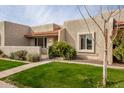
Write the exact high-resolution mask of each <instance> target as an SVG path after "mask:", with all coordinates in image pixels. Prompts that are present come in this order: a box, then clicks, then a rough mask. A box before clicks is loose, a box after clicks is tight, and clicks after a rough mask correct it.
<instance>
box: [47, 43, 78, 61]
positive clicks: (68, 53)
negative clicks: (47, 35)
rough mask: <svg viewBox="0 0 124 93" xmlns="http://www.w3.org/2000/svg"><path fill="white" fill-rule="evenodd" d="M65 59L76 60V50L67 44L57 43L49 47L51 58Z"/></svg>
mask: <svg viewBox="0 0 124 93" xmlns="http://www.w3.org/2000/svg"><path fill="white" fill-rule="evenodd" d="M54 57H63V58H64V59H74V58H75V57H76V50H75V49H74V48H73V47H71V46H70V45H69V44H67V43H66V42H63V41H60V42H55V43H54V44H53V45H52V46H50V47H49V58H54Z"/></svg>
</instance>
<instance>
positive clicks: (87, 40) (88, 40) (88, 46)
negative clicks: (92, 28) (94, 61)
mask: <svg viewBox="0 0 124 93" xmlns="http://www.w3.org/2000/svg"><path fill="white" fill-rule="evenodd" d="M77 37H78V40H77V41H78V44H77V49H78V50H77V51H79V52H94V41H93V38H94V33H91V34H89V33H87V32H83V33H78V36H77Z"/></svg>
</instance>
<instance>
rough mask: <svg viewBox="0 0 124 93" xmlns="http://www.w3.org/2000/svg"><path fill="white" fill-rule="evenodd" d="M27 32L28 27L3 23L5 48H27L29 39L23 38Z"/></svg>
mask: <svg viewBox="0 0 124 93" xmlns="http://www.w3.org/2000/svg"><path fill="white" fill-rule="evenodd" d="M28 31H30V28H29V27H28V26H25V25H20V24H16V23H11V22H6V21H5V22H4V33H5V46H29V45H30V42H29V39H27V38H25V37H24V35H25V34H26V33H27V32H28Z"/></svg>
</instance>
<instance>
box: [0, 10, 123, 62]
mask: <svg viewBox="0 0 124 93" xmlns="http://www.w3.org/2000/svg"><path fill="white" fill-rule="evenodd" d="M123 12H124V11H123ZM123 12H122V15H121V20H122V21H123V20H124V19H123V18H124V13H123ZM105 16H107V13H105ZM117 16H118V15H117ZM117 16H116V17H113V18H111V19H110V22H109V23H108V29H109V33H108V35H109V37H108V39H109V40H108V46H109V54H108V56H109V59H108V61H109V63H110V64H111V63H112V46H110V44H111V43H112V41H111V39H110V37H111V36H112V31H113V26H114V22H113V20H114V19H116V20H118V19H117V18H118V17H117ZM95 20H96V21H97V22H98V23H99V24H100V26H101V27H102V28H103V20H102V19H101V18H100V15H98V16H96V17H95ZM87 23H88V24H89V27H90V31H91V32H89V30H88V29H87V26H86V23H85V22H84V20H83V19H79V20H70V21H65V22H64V24H63V25H58V24H45V25H39V26H33V27H31V26H27V25H22V24H17V23H13V22H8V21H2V22H0V46H1V47H0V49H1V50H3V51H5V53H7V54H9V53H10V52H12V51H15V50H19V49H25V50H27V51H29V52H31V53H33V52H37V53H41V52H44V53H45V52H46V51H47V49H48V48H49V46H51V45H52V44H53V42H55V41H65V42H67V43H68V44H69V45H71V46H72V47H74V48H75V49H76V51H77V57H78V58H83V59H95V60H103V58H104V57H103V55H104V46H105V44H104V39H103V35H102V33H101V31H100V29H99V28H98V27H97V25H96V24H94V22H93V21H92V20H91V19H87Z"/></svg>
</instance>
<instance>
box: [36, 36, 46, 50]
mask: <svg viewBox="0 0 124 93" xmlns="http://www.w3.org/2000/svg"><path fill="white" fill-rule="evenodd" d="M39 39H42V43H43V45H39ZM45 40H46V42H45ZM45 43H46V44H45ZM35 46H41V47H42V48H47V37H44V36H43V37H36V38H35Z"/></svg>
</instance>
